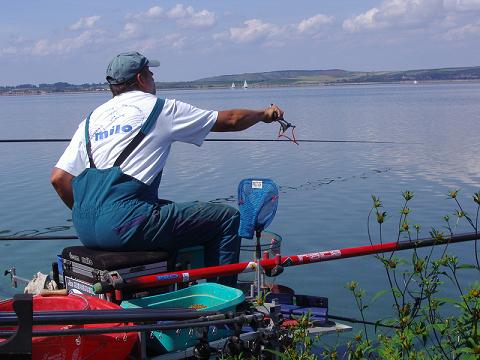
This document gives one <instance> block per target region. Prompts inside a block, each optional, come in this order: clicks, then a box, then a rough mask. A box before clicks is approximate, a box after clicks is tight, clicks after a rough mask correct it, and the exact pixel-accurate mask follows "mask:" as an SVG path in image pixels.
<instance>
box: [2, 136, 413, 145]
mask: <svg viewBox="0 0 480 360" xmlns="http://www.w3.org/2000/svg"><path fill="white" fill-rule="evenodd" d="M70 140H71V139H64V138H58V139H56V138H51V139H0V144H1V143H54V142H69V141H70ZM204 141H210V142H291V140H288V139H239V138H232V139H215V138H213V139H205V140H204ZM295 141H296V142H297V143H352V144H397V145H407V144H409V145H411V144H416V143H405V142H396V141H376V140H322V139H303V140H299V139H296V140H295Z"/></svg>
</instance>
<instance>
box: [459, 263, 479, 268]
mask: <svg viewBox="0 0 480 360" xmlns="http://www.w3.org/2000/svg"><path fill="white" fill-rule="evenodd" d="M476 268H477V267H476V266H475V265H472V264H461V265H458V266H457V269H476Z"/></svg>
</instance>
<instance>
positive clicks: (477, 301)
mask: <svg viewBox="0 0 480 360" xmlns="http://www.w3.org/2000/svg"><path fill="white" fill-rule="evenodd" d="M458 195H459V191H458V190H454V191H451V192H449V194H448V197H449V198H451V199H453V200H454V201H455V203H456V205H457V209H456V210H455V212H454V214H453V216H454V218H453V219H452V218H451V217H450V216H445V217H444V221H445V224H446V225H445V227H444V229H446V231H447V232H448V234H447V235H446V234H445V233H444V232H442V231H440V230H437V229H432V230H431V231H430V236H431V237H432V238H433V239H435V240H437V241H439V242H442V243H443V242H445V240H446V239H447V238H448V236H449V235H453V233H454V231H455V229H456V228H457V226H458V224H459V222H460V221H461V220H462V219H465V220H466V221H467V223H468V224H469V225H470V226H471V227H473V229H474V231H475V232H477V231H478V230H477V229H478V214H479V207H480V193H476V194H475V195H474V196H473V200H474V202H475V204H476V217H475V218H472V217H470V215H469V214H468V213H467V212H466V211H465V209H464V207H463V206H462V205H461V203H460V201H459V198H458ZM402 196H403V198H404V200H405V201H404V204H403V207H402V208H401V210H400V218H399V223H398V237H397V241H400V238H401V237H402V236H403V237H404V238H407V239H408V240H410V241H412V242H415V241H416V240H418V239H419V233H420V226H419V225H413V229H412V227H411V226H410V222H409V216H410V214H411V209H410V208H409V207H408V205H409V202H410V201H411V200H412V199H413V198H414V195H413V193H412V192H410V191H405V192H404V193H403V194H402ZM372 200H373V206H372V209H371V211H370V213H369V215H368V235H369V239H370V242H371V243H372V244H373V241H372V232H371V231H370V222H371V218H372V214H375V218H376V222H377V223H378V226H379V231H378V237H379V241H380V243H382V242H383V239H382V236H383V234H382V227H383V225H384V222H385V220H386V219H387V213H386V212H384V211H382V203H381V201H380V199H379V198H377V197H375V196H373V197H372ZM453 220H455V221H453ZM452 221H453V223H452ZM447 250H448V242H447V243H446V245H445V246H444V248H443V251H442V254H441V256H440V257H438V258H436V259H435V258H434V256H433V248H431V249H430V251H429V252H428V253H427V255H423V256H420V255H419V253H418V252H417V249H415V248H414V250H413V251H412V257H411V259H410V261H405V260H402V259H399V258H397V257H396V256H395V252H392V253H391V254H389V255H384V254H380V255H376V258H377V259H378V260H379V261H380V262H381V263H382V264H383V267H384V269H385V272H386V276H387V280H388V284H389V291H388V292H390V293H391V295H392V299H393V309H394V314H393V316H392V317H391V319H389V320H388V321H387V323H388V324H391V325H394V326H395V327H396V329H395V330H392V331H390V332H383V331H382V332H381V331H376V334H377V341H376V343H375V346H372V342H371V341H370V340H369V338H368V335H367V331H366V330H367V329H366V328H364V334H363V333H360V334H358V335H356V336H355V337H354V338H353V339H352V340H351V341H350V342H349V343H348V358H349V359H365V358H381V359H427V358H428V359H480V330H479V321H480V284H479V283H474V284H471V285H470V286H469V287H465V286H464V285H462V284H461V278H460V275H461V272H462V271H465V270H473V271H477V272H479V273H480V267H479V263H478V251H477V241H475V246H474V251H475V262H476V265H471V264H460V262H459V259H458V258H457V257H455V256H452V255H449V254H448V253H447ZM447 284H451V285H452V286H453V288H454V289H456V291H457V293H458V298H455V299H451V298H445V297H444V296H442V295H443V293H444V291H443V289H444V287H446V286H447ZM347 288H348V289H349V290H350V291H351V293H352V294H353V297H354V299H355V304H356V306H357V308H358V310H359V311H360V313H361V315H362V319H364V318H365V317H364V313H365V311H366V310H367V308H368V306H366V305H365V304H364V298H365V293H364V291H363V290H361V289H360V287H359V285H358V283H356V282H350V283H348V284H347ZM384 294H385V292H383V293H382V295H384ZM375 330H377V329H375Z"/></svg>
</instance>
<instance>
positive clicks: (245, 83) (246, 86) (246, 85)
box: [243, 80, 248, 89]
mask: <svg viewBox="0 0 480 360" xmlns="http://www.w3.org/2000/svg"><path fill="white" fill-rule="evenodd" d="M243 88H244V89H246V88H248V84H247V80H245V81H244V82H243Z"/></svg>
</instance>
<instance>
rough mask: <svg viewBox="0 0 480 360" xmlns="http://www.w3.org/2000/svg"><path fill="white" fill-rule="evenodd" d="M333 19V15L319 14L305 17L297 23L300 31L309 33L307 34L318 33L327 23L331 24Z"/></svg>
mask: <svg viewBox="0 0 480 360" xmlns="http://www.w3.org/2000/svg"><path fill="white" fill-rule="evenodd" d="M333 20H334V18H333V16H328V15H323V14H318V15H315V16H312V17H310V18H308V19H304V20H302V21H300V23H299V24H298V25H297V30H298V31H299V32H300V33H307V34H312V33H317V32H318V31H320V30H321V29H322V28H323V27H324V26H325V25H329V24H331V23H332V22H333Z"/></svg>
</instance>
